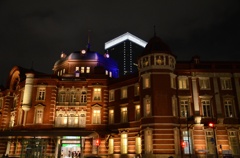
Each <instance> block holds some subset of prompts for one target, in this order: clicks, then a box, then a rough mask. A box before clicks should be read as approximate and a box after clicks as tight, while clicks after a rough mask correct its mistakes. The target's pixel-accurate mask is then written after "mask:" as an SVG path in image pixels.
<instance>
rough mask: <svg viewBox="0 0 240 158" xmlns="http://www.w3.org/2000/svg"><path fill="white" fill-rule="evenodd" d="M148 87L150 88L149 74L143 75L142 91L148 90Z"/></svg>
mask: <svg viewBox="0 0 240 158" xmlns="http://www.w3.org/2000/svg"><path fill="white" fill-rule="evenodd" d="M150 87H151V85H150V75H149V74H146V75H143V89H145V88H150Z"/></svg>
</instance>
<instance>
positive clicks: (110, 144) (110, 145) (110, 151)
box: [108, 138, 114, 154]
mask: <svg viewBox="0 0 240 158" xmlns="http://www.w3.org/2000/svg"><path fill="white" fill-rule="evenodd" d="M113 153H114V139H113V138H109V141H108V154H113Z"/></svg>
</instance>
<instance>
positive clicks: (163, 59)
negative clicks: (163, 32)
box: [138, 36, 176, 73]
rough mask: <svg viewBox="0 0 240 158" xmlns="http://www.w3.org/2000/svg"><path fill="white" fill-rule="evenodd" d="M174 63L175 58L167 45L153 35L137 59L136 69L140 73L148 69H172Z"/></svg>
mask: <svg viewBox="0 0 240 158" xmlns="http://www.w3.org/2000/svg"><path fill="white" fill-rule="evenodd" d="M175 64H176V59H175V57H174V55H173V54H172V52H171V50H170V48H169V47H168V45H167V44H165V43H164V42H163V41H162V40H161V39H160V38H159V37H157V36H154V37H153V38H151V39H150V40H149V42H148V44H147V45H146V47H145V49H144V51H143V53H142V55H141V57H140V58H139V60H138V69H139V72H140V73H142V72H143V71H146V70H147V71H148V70H150V69H151V70H153V69H155V70H170V71H173V70H174V68H175Z"/></svg>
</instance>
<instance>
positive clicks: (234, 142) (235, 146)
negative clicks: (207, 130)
mask: <svg viewBox="0 0 240 158" xmlns="http://www.w3.org/2000/svg"><path fill="white" fill-rule="evenodd" d="M228 137H229V143H230V146H231V150H232V154H233V155H239V153H240V152H239V143H238V138H237V132H236V131H229V132H228Z"/></svg>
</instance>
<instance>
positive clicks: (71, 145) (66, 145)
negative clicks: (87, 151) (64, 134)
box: [62, 144, 81, 147]
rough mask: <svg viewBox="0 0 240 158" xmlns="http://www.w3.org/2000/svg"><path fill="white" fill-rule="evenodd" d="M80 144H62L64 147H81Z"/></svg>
mask: <svg viewBox="0 0 240 158" xmlns="http://www.w3.org/2000/svg"><path fill="white" fill-rule="evenodd" d="M80 146H81V145H80V144H62V147H80Z"/></svg>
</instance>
